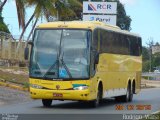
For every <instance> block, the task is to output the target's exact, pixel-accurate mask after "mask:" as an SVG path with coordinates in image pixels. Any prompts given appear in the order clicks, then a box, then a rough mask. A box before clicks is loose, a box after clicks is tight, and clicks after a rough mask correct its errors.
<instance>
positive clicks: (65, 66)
mask: <svg viewBox="0 0 160 120" xmlns="http://www.w3.org/2000/svg"><path fill="white" fill-rule="evenodd" d="M63 56H64V51H63V52H62V57H61V59H60V61H61V63H62V65H63V66H64V68H65V69H66V71H67V73H68V75H69V77H70V78H72V75H71V72H70V71H69V69H68V67H67V65H66V64H65V62H64V60H63Z"/></svg>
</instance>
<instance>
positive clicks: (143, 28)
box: [2, 0, 160, 46]
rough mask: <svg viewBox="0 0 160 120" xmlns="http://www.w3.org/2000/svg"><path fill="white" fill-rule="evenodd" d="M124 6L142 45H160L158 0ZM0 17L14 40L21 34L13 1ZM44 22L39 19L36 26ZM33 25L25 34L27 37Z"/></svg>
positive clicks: (130, 0)
mask: <svg viewBox="0 0 160 120" xmlns="http://www.w3.org/2000/svg"><path fill="white" fill-rule="evenodd" d="M120 1H121V2H122V4H124V6H125V10H126V14H127V15H129V16H130V17H131V19H132V22H131V28H132V30H131V32H133V33H138V34H139V35H140V36H141V37H142V45H143V46H147V43H148V42H149V40H153V41H154V42H155V43H156V42H159V43H160V0H120ZM33 10H34V8H31V9H28V10H27V12H26V19H27V20H28V19H29V17H30V16H31V15H32V13H33ZM2 16H3V17H4V21H5V23H6V24H7V25H8V27H9V30H10V32H11V33H12V35H13V36H15V37H16V38H17V37H19V35H20V34H21V30H20V29H19V26H18V20H17V12H16V6H15V2H14V0H8V2H7V3H6V5H5V6H4V9H3V13H2ZM43 22H46V21H45V20H44V19H40V20H39V22H38V24H40V23H43ZM32 25H33V23H32V24H31V25H30V26H29V28H28V29H27V31H26V32H25V35H24V36H25V38H26V37H27V36H28V34H29V32H30V30H31V28H32Z"/></svg>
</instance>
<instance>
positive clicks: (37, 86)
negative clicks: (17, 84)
mask: <svg viewBox="0 0 160 120" xmlns="http://www.w3.org/2000/svg"><path fill="white" fill-rule="evenodd" d="M30 86H31V87H32V88H36V89H42V88H43V87H42V86H40V85H36V84H31V85H30Z"/></svg>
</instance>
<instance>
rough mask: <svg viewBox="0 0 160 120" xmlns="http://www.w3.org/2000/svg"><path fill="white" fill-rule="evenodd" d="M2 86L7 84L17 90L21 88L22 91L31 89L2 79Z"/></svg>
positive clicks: (0, 83) (0, 84) (0, 82)
mask: <svg viewBox="0 0 160 120" xmlns="http://www.w3.org/2000/svg"><path fill="white" fill-rule="evenodd" d="M0 86H5V87H9V88H12V89H16V90H21V91H29V88H24V87H22V86H19V85H16V84H12V83H6V82H5V81H0Z"/></svg>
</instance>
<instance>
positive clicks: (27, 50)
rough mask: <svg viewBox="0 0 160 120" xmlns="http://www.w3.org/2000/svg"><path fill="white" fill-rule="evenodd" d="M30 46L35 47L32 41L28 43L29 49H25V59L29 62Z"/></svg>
mask: <svg viewBox="0 0 160 120" xmlns="http://www.w3.org/2000/svg"><path fill="white" fill-rule="evenodd" d="M28 45H33V42H32V41H31V40H30V41H28V42H27V47H26V48H25V49H24V59H25V60H28V58H29V47H28Z"/></svg>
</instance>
